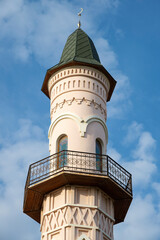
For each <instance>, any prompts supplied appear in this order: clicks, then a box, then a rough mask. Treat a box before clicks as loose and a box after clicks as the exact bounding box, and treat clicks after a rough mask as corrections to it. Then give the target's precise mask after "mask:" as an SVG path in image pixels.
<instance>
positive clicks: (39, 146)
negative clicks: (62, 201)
mask: <svg viewBox="0 0 160 240" xmlns="http://www.w3.org/2000/svg"><path fill="white" fill-rule="evenodd" d="M47 155H49V154H48V141H47V142H46V141H45V140H44V133H43V131H42V129H40V128H39V127H38V126H36V125H33V124H32V123H31V121H30V120H20V127H19V129H18V130H16V131H15V132H14V133H13V134H11V136H10V138H9V139H8V141H5V142H3V145H2V147H1V149H0V159H1V161H0V169H1V175H0V189H1V192H0V208H1V224H0V233H1V238H2V239H3V240H9V239H11V238H12V239H25V240H36V239H37V240H38V239H40V233H39V225H38V224H37V223H35V222H34V221H33V220H31V219H30V218H29V217H27V216H26V215H24V214H23V192H24V185H25V179H26V176H27V169H28V167H29V164H30V163H31V162H35V161H37V160H40V159H41V158H43V157H46V156H47Z"/></svg>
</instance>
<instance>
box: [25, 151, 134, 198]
mask: <svg viewBox="0 0 160 240" xmlns="http://www.w3.org/2000/svg"><path fill="white" fill-rule="evenodd" d="M96 156H97V155H96V154H94V153H87V152H77V151H69V150H63V151H61V152H58V153H56V154H53V155H51V156H49V157H47V158H44V159H42V160H40V161H38V162H36V163H33V164H31V165H30V167H29V171H28V176H27V181H26V187H28V186H29V185H32V184H35V183H38V182H40V181H42V180H43V179H46V178H48V177H50V176H52V175H54V174H56V173H57V172H59V171H62V170H64V171H66V170H69V171H73V172H76V171H77V172H83V173H86V174H90V173H92V174H96V175H97V174H98V175H104V176H108V177H110V178H112V179H113V180H114V181H115V182H117V183H118V184H119V185H120V186H121V187H123V188H124V189H125V190H126V191H128V192H129V193H130V194H132V182H131V181H132V176H131V174H130V173H129V172H128V171H126V170H125V169H124V168H123V167H121V166H120V165H119V164H118V163H116V162H115V161H114V160H113V159H112V158H111V157H109V156H108V155H98V158H99V159H100V161H101V162H100V161H98V163H99V164H100V166H101V167H98V169H97V168H96V165H97V163H96Z"/></svg>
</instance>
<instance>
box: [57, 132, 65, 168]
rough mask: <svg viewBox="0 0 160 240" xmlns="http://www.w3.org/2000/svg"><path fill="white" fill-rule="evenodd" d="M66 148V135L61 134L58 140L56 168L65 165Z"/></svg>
mask: <svg viewBox="0 0 160 240" xmlns="http://www.w3.org/2000/svg"><path fill="white" fill-rule="evenodd" d="M67 149H68V138H67V136H62V137H61V138H60V139H59V140H58V158H57V168H61V167H64V166H65V165H67Z"/></svg>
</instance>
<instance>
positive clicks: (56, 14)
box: [0, 0, 160, 240]
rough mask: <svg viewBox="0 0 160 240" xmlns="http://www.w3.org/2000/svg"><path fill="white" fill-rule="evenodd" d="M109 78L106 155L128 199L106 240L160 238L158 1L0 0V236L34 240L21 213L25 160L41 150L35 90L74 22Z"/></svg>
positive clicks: (41, 107)
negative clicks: (118, 167) (126, 179)
mask: <svg viewBox="0 0 160 240" xmlns="http://www.w3.org/2000/svg"><path fill="white" fill-rule="evenodd" d="M81 7H83V8H84V12H83V15H82V20H81V21H82V29H83V30H84V31H85V32H86V33H87V34H88V35H89V36H90V37H91V38H92V40H93V41H94V43H95V46H96V48H97V50H98V53H99V56H100V59H101V62H102V64H103V65H104V66H105V67H106V69H107V70H108V71H109V72H110V73H111V74H112V76H113V77H114V78H115V79H116V80H117V86H116V89H115V91H114V94H113V96H112V99H111V101H110V102H109V103H108V104H107V109H108V120H107V126H108V131H109V144H108V152H107V153H108V155H110V156H111V157H112V158H114V159H115V160H116V161H117V162H119V163H120V164H122V165H123V166H124V167H125V168H126V169H127V170H129V171H130V172H131V173H132V174H133V187H134V200H133V202H132V205H131V207H130V209H129V212H128V214H127V217H126V219H125V222H124V223H121V224H119V225H116V226H115V228H114V234H115V240H119V239H124V240H128V239H130V240H135V239H136V240H150V239H154V240H159V239H160V237H159V236H160V201H159V199H160V178H159V171H160V161H159V155H160V150H159V149H160V147H159V143H160V127H159V120H160V119H159V116H160V108H159V105H160V95H159V89H160V83H159V67H160V66H159V56H160V46H159V42H160V28H159V22H160V14H159V12H160V2H159V1H158V0H154V1H153V0H132V1H129V0H92V1H89V0H82V1H77V0H66V1H64V0H63V1H61V0H59V1H58V0H52V1H51V0H30V1H29V0H28V1H27V0H0V29H1V30H0V73H1V81H0V89H1V94H0V222H1V224H0V236H1V239H3V240H9V239H11V238H12V239H16V240H20V239H23V240H33V239H34V240H38V239H40V233H39V225H38V224H37V223H35V222H34V221H33V220H32V219H30V218H29V217H28V216H26V215H24V214H23V213H22V206H23V189H24V184H25V179H26V175H27V170H28V166H29V164H30V163H32V162H34V161H37V160H39V159H41V158H43V157H46V156H48V155H49V152H48V137H47V133H48V128H49V125H50V118H49V99H47V97H46V96H45V95H44V94H43V93H42V92H41V91H40V89H41V86H42V83H43V79H44V76H45V73H46V70H47V69H48V68H50V67H52V66H53V65H55V64H56V63H58V61H59V59H60V56H61V53H62V50H63V47H64V44H65V42H66V39H67V37H68V36H69V35H70V34H71V33H72V32H73V31H74V30H75V29H76V28H77V21H78V17H77V12H78V11H79V9H80V8H81Z"/></svg>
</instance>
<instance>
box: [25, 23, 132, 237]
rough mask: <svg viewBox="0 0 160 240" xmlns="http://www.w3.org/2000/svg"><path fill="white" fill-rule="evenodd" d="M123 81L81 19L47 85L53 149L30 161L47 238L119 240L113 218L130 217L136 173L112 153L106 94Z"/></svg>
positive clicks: (36, 208)
mask: <svg viewBox="0 0 160 240" xmlns="http://www.w3.org/2000/svg"><path fill="white" fill-rule="evenodd" d="M106 57H107V56H106ZM115 85H116V81H115V80H114V78H113V77H112V76H111V75H110V74H109V73H108V71H107V70H106V69H105V68H104V67H103V65H102V64H101V62H100V59H99V56H98V53H97V51H96V48H95V46H94V43H93V42H92V40H91V39H90V38H89V37H88V35H87V34H86V33H85V32H84V31H82V30H81V28H80V26H79V28H78V29H77V30H75V31H74V32H73V33H72V34H71V35H70V36H69V37H68V39H67V42H66V44H65V47H64V50H63V53H62V56H61V59H60V62H59V63H58V64H57V65H55V66H54V67H52V68H50V69H49V70H47V73H46V76H45V79H44V82H43V86H42V92H43V93H44V94H45V95H46V96H47V97H48V98H49V99H50V117H51V125H50V127H49V133H48V137H49V151H50V156H49V157H46V158H45V159H42V160H40V161H38V162H36V163H33V164H31V165H30V167H29V171H28V176H27V181H26V186H25V194H24V212H25V213H26V214H27V215H29V216H30V217H31V218H33V219H34V220H35V221H37V222H38V223H40V225H41V228H40V229H41V239H42V240H113V239H114V238H113V225H114V224H117V223H120V222H122V221H124V218H125V216H126V213H127V211H128V208H129V206H130V203H131V201H132V181H131V174H130V173H128V172H127V171H126V170H125V169H124V168H123V167H122V166H120V165H119V164H118V163H116V162H115V161H114V160H113V159H112V158H111V157H109V156H108V155H106V152H107V147H106V146H107V142H108V131H107V126H106V119H107V110H106V101H110V99H111V96H112V93H113V90H114V87H115Z"/></svg>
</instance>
